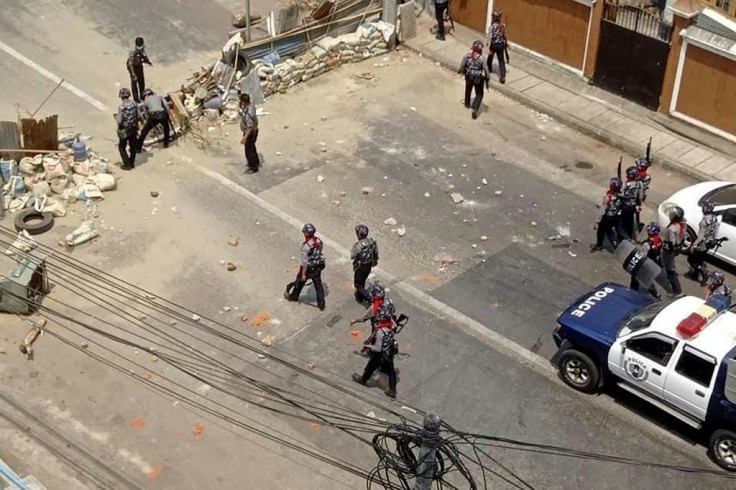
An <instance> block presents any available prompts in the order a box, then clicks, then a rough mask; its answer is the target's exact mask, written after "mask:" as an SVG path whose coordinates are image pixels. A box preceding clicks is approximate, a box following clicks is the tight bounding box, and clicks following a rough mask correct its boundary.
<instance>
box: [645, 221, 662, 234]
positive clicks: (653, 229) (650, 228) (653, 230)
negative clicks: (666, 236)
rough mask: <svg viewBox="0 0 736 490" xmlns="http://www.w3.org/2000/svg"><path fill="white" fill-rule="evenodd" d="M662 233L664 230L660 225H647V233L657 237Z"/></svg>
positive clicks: (652, 223)
mask: <svg viewBox="0 0 736 490" xmlns="http://www.w3.org/2000/svg"><path fill="white" fill-rule="evenodd" d="M660 231H662V228H661V227H660V226H659V223H655V222H651V223H649V224H648V225H647V233H648V234H649V235H656V234H658V233H659V232H660Z"/></svg>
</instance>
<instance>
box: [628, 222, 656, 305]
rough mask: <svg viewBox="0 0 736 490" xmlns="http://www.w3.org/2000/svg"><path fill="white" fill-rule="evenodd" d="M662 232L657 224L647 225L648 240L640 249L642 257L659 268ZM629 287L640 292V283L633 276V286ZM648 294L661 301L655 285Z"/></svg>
mask: <svg viewBox="0 0 736 490" xmlns="http://www.w3.org/2000/svg"><path fill="white" fill-rule="evenodd" d="M660 231H661V228H660V226H659V224H657V223H649V224H648V225H647V239H646V240H644V242H643V243H642V244H641V247H640V248H639V254H640V255H641V256H642V257H646V258H648V259H649V260H651V261H653V262H654V263H655V264H657V265H658V266H660V267H662V257H661V254H662V237H661V236H659V233H660ZM629 287H630V288H631V289H634V290H636V291H639V287H640V285H639V281H637V280H636V278H634V276H631V284H629ZM648 292H649V294H651V295H652V296H653V297H654V298H656V299H660V296H659V292H658V291H657V288H656V286H655V285H654V284H652V285H651V287H650V288H649V289H648Z"/></svg>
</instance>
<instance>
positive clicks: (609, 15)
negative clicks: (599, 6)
mask: <svg viewBox="0 0 736 490" xmlns="http://www.w3.org/2000/svg"><path fill="white" fill-rule="evenodd" d="M603 20H606V21H608V22H612V23H614V24H616V25H619V26H621V27H624V28H626V29H629V30H632V31H634V32H638V33H639V34H643V35H645V36H649V37H651V38H654V39H659V40H660V41H664V42H666V43H669V42H670V38H671V37H672V26H671V25H669V24H667V23H666V22H664V21H663V20H662V19H660V18H659V16H657V15H656V14H653V13H651V12H649V11H648V10H644V9H641V8H639V7H634V6H632V5H619V4H618V3H617V2H615V1H606V3H605V5H604V6H603Z"/></svg>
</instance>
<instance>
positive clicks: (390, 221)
mask: <svg viewBox="0 0 736 490" xmlns="http://www.w3.org/2000/svg"><path fill="white" fill-rule="evenodd" d="M383 224H384V225H388V226H396V220H395V219H394V218H386V219H385V220H383Z"/></svg>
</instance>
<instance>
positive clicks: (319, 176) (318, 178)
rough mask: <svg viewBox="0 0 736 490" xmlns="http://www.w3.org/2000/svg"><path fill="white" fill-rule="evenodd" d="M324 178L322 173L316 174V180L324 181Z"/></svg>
mask: <svg viewBox="0 0 736 490" xmlns="http://www.w3.org/2000/svg"><path fill="white" fill-rule="evenodd" d="M324 181H325V178H324V177H323V176H322V175H318V176H317V182H324Z"/></svg>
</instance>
